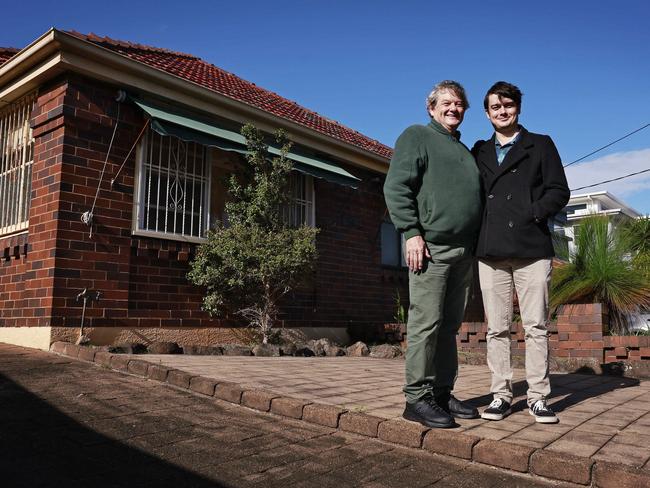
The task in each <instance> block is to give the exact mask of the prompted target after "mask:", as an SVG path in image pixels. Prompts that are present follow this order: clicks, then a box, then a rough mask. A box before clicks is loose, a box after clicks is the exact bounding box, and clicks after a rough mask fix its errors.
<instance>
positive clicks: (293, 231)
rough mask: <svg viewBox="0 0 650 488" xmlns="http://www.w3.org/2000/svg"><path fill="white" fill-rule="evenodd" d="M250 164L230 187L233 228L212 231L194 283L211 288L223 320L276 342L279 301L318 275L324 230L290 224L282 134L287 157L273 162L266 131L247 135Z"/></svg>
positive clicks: (209, 298) (211, 301) (195, 264)
mask: <svg viewBox="0 0 650 488" xmlns="http://www.w3.org/2000/svg"><path fill="white" fill-rule="evenodd" d="M242 134H243V135H244V136H245V137H246V139H247V142H248V151H249V153H248V155H247V158H246V160H247V164H246V166H245V167H244V168H243V171H242V172H241V174H238V175H233V176H232V177H231V178H230V180H229V182H228V190H229V195H230V199H229V201H228V203H227V204H226V213H227V215H228V225H224V224H223V223H219V224H218V225H217V226H216V228H215V229H213V230H211V231H210V232H209V233H208V237H207V242H206V243H204V244H202V245H200V246H199V248H198V251H197V255H196V258H195V259H194V260H193V261H192V263H191V265H190V267H191V269H190V272H189V274H188V278H189V280H190V281H191V282H192V283H194V284H196V285H199V286H203V287H205V289H206V295H205V297H204V300H203V308H204V309H205V310H207V311H208V312H209V313H210V314H212V315H215V316H222V317H223V316H228V315H231V314H239V315H241V316H243V317H245V318H246V319H248V320H249V323H250V325H251V326H253V327H256V328H258V329H259V330H260V332H261V333H262V337H263V341H262V342H264V343H266V342H267V341H268V337H269V333H270V331H271V328H272V327H273V324H274V322H275V321H276V318H277V314H278V308H277V306H278V301H279V300H280V299H281V298H282V297H283V296H284V295H285V294H286V293H288V292H289V291H291V290H292V289H294V288H295V287H296V286H298V285H299V284H300V283H301V282H302V281H303V280H304V279H305V278H307V277H308V276H310V274H311V273H312V271H313V268H314V265H315V261H316V245H315V237H316V234H317V232H318V231H317V229H313V228H310V227H306V226H303V227H299V228H291V227H289V226H288V225H287V224H286V222H285V221H284V219H283V217H282V215H283V209H284V208H285V207H284V206H285V205H286V204H287V203H288V199H287V193H286V186H287V181H288V178H289V172H290V171H291V168H292V165H291V161H289V160H288V159H287V158H286V153H287V152H288V150H289V147H290V144H289V142H288V141H287V139H286V136H285V135H284V134H283V133H281V132H279V133H277V134H276V140H277V142H278V143H279V144H280V145H281V147H282V154H281V155H280V156H279V157H276V158H273V159H270V158H269V157H268V155H267V147H266V145H265V144H264V141H263V138H262V135H261V134H260V132H259V131H258V130H257V129H255V127H253V126H251V125H246V126H244V128H243V129H242Z"/></svg>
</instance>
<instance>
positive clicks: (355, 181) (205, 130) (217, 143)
mask: <svg viewBox="0 0 650 488" xmlns="http://www.w3.org/2000/svg"><path fill="white" fill-rule="evenodd" d="M132 100H133V102H134V103H135V104H136V105H137V106H138V107H140V108H141V109H142V110H143V111H144V112H145V113H146V114H147V115H148V116H149V117H150V119H151V128H152V129H153V130H154V131H156V132H157V133H158V134H160V135H163V136H175V137H178V138H179V139H181V140H184V141H192V142H196V143H198V144H202V145H204V146H212V147H216V148H219V149H222V150H224V151H235V152H238V153H241V154H245V153H246V138H245V137H244V136H242V135H241V134H239V133H238V132H235V131H232V130H229V129H224V128H221V127H218V126H216V125H214V124H213V123H208V122H203V121H201V120H197V119H195V118H193V117H188V116H185V115H181V114H177V113H173V112H171V111H169V109H162V108H159V107H156V106H154V105H151V104H150V103H148V102H144V101H142V100H140V99H132ZM268 151H269V153H271V154H274V155H279V154H280V153H281V151H280V149H279V148H277V147H274V146H269V148H268ZM287 158H289V159H291V160H292V161H293V162H294V166H293V168H294V169H295V170H296V171H300V172H301V173H305V174H308V175H311V176H314V177H315V178H322V179H324V180H326V181H330V182H332V183H337V184H339V185H344V186H349V187H352V188H357V187H358V185H359V182H360V181H361V180H360V179H359V178H357V177H356V176H354V175H352V174H350V173H348V172H347V171H345V170H344V169H343V168H341V167H340V166H338V165H337V164H335V163H334V162H330V161H325V160H324V159H321V158H316V157H315V156H311V155H306V154H299V153H297V152H294V151H291V152H289V153H288V154H287Z"/></svg>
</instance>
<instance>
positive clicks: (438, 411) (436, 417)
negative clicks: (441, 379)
mask: <svg viewBox="0 0 650 488" xmlns="http://www.w3.org/2000/svg"><path fill="white" fill-rule="evenodd" d="M402 417H404V418H405V419H406V420H412V421H413V422H419V423H421V424H422V425H426V426H427V427H433V428H442V429H448V428H449V427H454V426H455V425H456V423H455V422H454V417H452V416H451V415H449V414H448V413H447V412H445V411H444V410H443V409H442V408H441V407H440V405H438V404H437V403H436V400H435V398H434V397H433V395H426V396H424V397H422V398H420V399H419V400H418V401H416V402H413V403H409V402H406V408H405V409H404V413H403V414H402Z"/></svg>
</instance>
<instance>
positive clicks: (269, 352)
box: [253, 344, 280, 357]
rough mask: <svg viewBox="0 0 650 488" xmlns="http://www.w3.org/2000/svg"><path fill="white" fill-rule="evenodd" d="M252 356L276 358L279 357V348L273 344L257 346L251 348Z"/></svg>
mask: <svg viewBox="0 0 650 488" xmlns="http://www.w3.org/2000/svg"><path fill="white" fill-rule="evenodd" d="M253 355H254V356H263V357H278V356H280V347H279V346H276V345H274V344H258V345H257V346H255V347H253Z"/></svg>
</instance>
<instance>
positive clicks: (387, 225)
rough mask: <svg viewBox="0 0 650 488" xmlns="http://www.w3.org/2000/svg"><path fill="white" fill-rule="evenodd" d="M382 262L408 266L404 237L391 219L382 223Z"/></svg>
mask: <svg viewBox="0 0 650 488" xmlns="http://www.w3.org/2000/svg"><path fill="white" fill-rule="evenodd" d="M381 264H383V265H385V266H395V267H398V266H401V267H405V266H406V261H405V260H404V237H403V236H402V234H400V233H399V232H397V229H395V226H394V225H393V223H392V222H390V221H385V222H382V223H381Z"/></svg>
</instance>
